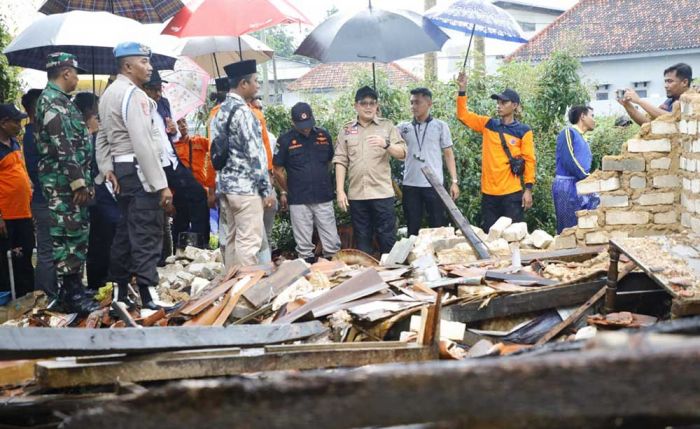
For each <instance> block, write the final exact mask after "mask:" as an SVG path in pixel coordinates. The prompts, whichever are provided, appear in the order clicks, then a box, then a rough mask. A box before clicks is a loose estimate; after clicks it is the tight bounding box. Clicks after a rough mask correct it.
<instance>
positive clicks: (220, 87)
mask: <svg viewBox="0 0 700 429" xmlns="http://www.w3.org/2000/svg"><path fill="white" fill-rule="evenodd" d="M214 82H215V84H216V92H228V91H229V90H230V89H231V81H230V80H228V78H227V77H218V78H216V80H215V81H214Z"/></svg>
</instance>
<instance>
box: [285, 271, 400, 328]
mask: <svg viewBox="0 0 700 429" xmlns="http://www.w3.org/2000/svg"><path fill="white" fill-rule="evenodd" d="M386 287H388V286H387V284H386V283H384V281H383V280H382V278H381V277H380V276H379V274H378V273H377V271H375V270H374V269H373V268H369V269H367V270H365V271H363V272H362V273H360V274H359V275H357V276H355V277H352V278H351V279H349V280H346V281H344V282H343V283H341V284H339V285H338V286H336V287H334V288H333V289H330V290H329V291H327V292H325V293H324V294H322V295H321V296H319V297H317V298H315V299H312V300H311V301H309V302H307V303H306V304H304V305H302V306H301V307H299V308H297V309H296V310H294V311H292V312H291V313H289V314H285V315H284V316H282V317H280V318H279V319H277V320H276V321H274V322H273V323H291V322H293V321H295V320H297V319H299V318H300V317H302V316H304V315H306V314H307V313H313V315H314V317H320V316H321V314H328V313H324V308H325V309H326V310H327V309H329V308H332V307H333V306H335V305H337V304H340V303H343V302H350V301H352V300H355V299H358V298H362V297H363V296H367V295H371V294H373V293H375V292H378V291H380V290H382V289H384V288H386Z"/></svg>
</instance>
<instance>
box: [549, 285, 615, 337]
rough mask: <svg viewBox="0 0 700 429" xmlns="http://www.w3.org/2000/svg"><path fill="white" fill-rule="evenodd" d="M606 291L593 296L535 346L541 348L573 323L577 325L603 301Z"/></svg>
mask: <svg viewBox="0 0 700 429" xmlns="http://www.w3.org/2000/svg"><path fill="white" fill-rule="evenodd" d="M606 289H607V287H603V288H600V290H599V291H598V292H596V293H595V295H593V296H592V297H591V299H589V300H588V301H586V302H584V303H583V305H581V306H580V307H579V308H577V309H576V311H574V312H573V313H571V314H570V315H569V317H567V318H566V319H564V320H562V321H561V322H560V323H558V324H557V325H556V326H555V327H554V328H552V329H551V330H550V331H549V332H547V333H546V334H544V336H543V337H542V338H540V339H539V340H537V342H536V343H535V345H536V346H541V345H542V344H544V343H546V342H547V341H549V340H551V339H552V338H554V337H556V336H557V335H559V334H560V333H561V332H562V331H563V330H564V329H566V328H567V327H568V326H571V324H572V323H575V322H576V321H577V320H578V319H580V318H581V316H583V313H585V312H586V311H587V310H588V309H590V308H591V307H593V306H594V305H595V304H596V303H597V302H598V301H600V300H601V299H603V297H604V296H605V291H606Z"/></svg>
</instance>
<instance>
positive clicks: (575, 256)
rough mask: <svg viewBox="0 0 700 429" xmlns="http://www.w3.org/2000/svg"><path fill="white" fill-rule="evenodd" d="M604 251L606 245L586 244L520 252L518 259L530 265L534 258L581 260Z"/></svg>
mask: <svg viewBox="0 0 700 429" xmlns="http://www.w3.org/2000/svg"><path fill="white" fill-rule="evenodd" d="M606 251H607V246H587V247H574V248H573V249H560V250H553V251H550V252H523V253H521V256H520V260H521V262H522V263H523V265H530V264H531V263H532V262H533V261H535V260H537V261H548V260H552V259H553V260H556V261H564V262H583V261H585V260H588V259H591V258H593V257H595V256H598V255H599V254H601V253H603V252H606Z"/></svg>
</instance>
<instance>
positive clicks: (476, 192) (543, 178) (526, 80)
mask: <svg viewBox="0 0 700 429" xmlns="http://www.w3.org/2000/svg"><path fill="white" fill-rule="evenodd" d="M579 67H580V64H579V62H578V60H576V59H575V58H574V57H573V56H571V55H568V54H565V53H556V54H554V55H552V57H551V58H550V59H549V60H547V61H544V62H541V63H539V64H529V63H519V62H512V63H507V64H504V65H503V66H501V67H500V68H499V70H498V73H497V74H496V75H484V74H482V73H479V72H472V73H471V76H470V79H469V85H468V89H467V93H468V95H469V109H470V110H472V111H474V112H476V113H479V114H482V115H489V116H493V115H495V107H496V105H495V103H494V101H493V100H491V99H490V95H491V94H492V93H494V92H500V91H502V90H503V89H504V88H505V87H510V88H512V89H514V90H516V91H518V93H519V94H520V97H521V101H522V111H521V112H520V113H519V117H520V120H521V121H522V122H524V123H526V124H528V125H530V126H531V127H532V129H533V134H534V139H535V150H536V156H537V171H536V180H537V184H536V185H535V190H534V195H533V199H534V206H533V208H532V209H531V210H529V211H528V212H527V213H526V220H527V222H528V226H529V229H530V230H531V231H532V230H534V229H536V228H542V229H545V230H547V231H549V232H550V233H552V232H554V231H555V226H556V220H555V216H554V205H553V202H552V196H551V183H552V179H553V177H554V170H555V142H556V136H557V134H558V132H559V131H560V130H561V129H562V128H563V127H564V126H565V125H566V122H565V117H564V115H565V113H566V111H567V109H568V108H569V107H570V106H572V105H574V104H584V103H586V102H587V101H588V99H589V91H588V88H586V86H585V85H584V84H583V83H582V82H581V80H580V78H579V76H578V68H579ZM362 85H370V86H371V85H372V76H371V72H367V71H366V70H364V71H360V72H358V74H357V75H356V79H355V82H354V84H353V86H352V88H351V89H348V90H347V91H343V92H342V93H341V94H339V95H338V96H337V97H336V98H334V99H331V98H330V97H327V96H326V97H321V96H319V95H317V94H309V95H308V96H307V97H305V99H306V100H307V101H308V102H309V104H311V106H312V107H313V109H314V116H315V117H316V121H317V123H318V125H319V126H322V127H324V128H326V129H328V130H329V131H330V132H331V135H332V136H333V137H334V138H335V137H336V136H337V133H338V130H340V128H341V126H342V125H343V124H344V123H345V122H346V121H348V120H350V119H352V118H354V117H355V112H354V110H353V104H354V93H355V90H356V89H357V88H359V87H360V86H362ZM415 86H427V87H429V88H430V89H431V90H432V91H433V110H432V114H433V116H435V117H436V118H440V119H442V120H444V121H446V122H447V123H448V125H449V126H450V130H451V132H452V139H453V141H454V143H455V145H454V151H455V158H456V161H457V175H458V177H459V181H460V182H459V186H460V190H461V196H460V198H459V199H458V200H457V206H458V207H459V209H460V210H461V211H462V213H463V214H464V215H465V216H466V217H467V218H468V219H469V221H470V222H472V223H473V224H475V225H479V224H480V222H481V219H480V204H481V139H482V137H481V135H480V134H478V133H475V132H473V131H471V130H469V129H468V128H467V127H465V126H464V125H463V124H461V123H460V122H459V121H458V120H457V118H456V116H455V112H456V108H455V93H456V91H457V87H456V85H455V84H454V83H452V82H450V83H442V82H422V83H417V84H416V85H415ZM377 90H378V92H379V96H380V109H381V114H382V116H384V117H386V118H388V119H391V120H392V121H393V122H394V123H398V122H401V121H404V120H408V119H410V116H411V113H410V109H409V102H408V100H409V93H408V90H409V88H401V87H396V86H394V85H392V84H391V83H390V82H388V80H387V78H386V75H385V74H383V73H378V74H377ZM282 112H284V109H279V108H278V107H269V108H268V109H267V112H266V115H267V120H268V126H269V127H270V129H271V130H284V129H288V128H289V127H291V123H290V122H289V113H288V112H284V114H282ZM613 121H614V119H613V118H602V119H601V118H599V119H598V122H599V126H598V128H597V129H596V130H595V131H594V132H593V133H592V135H591V138H590V140H591V142H592V143H591V144H592V150H593V153H594V159H595V160H594V165H599V162H600V158H601V157H602V156H603V155H604V154H616V153H619V150H620V146H621V144H622V142H624V141H625V140H626V139H628V138H629V137H630V136H631V135H632V134H634V133H635V132H636V131H637V129H638V128H637V127H626V128H616V127H614V126H613ZM273 132H274V131H273ZM277 135H279V134H277ZM595 163H598V164H595ZM401 170H402V165H401V163H400V162H396V163H394V164H392V171H393V173H394V177H395V178H397V179H399V180H400V177H401ZM336 209H337V207H336ZM336 215H337V216H338V218H339V219H338V220H339V222H338V223H339V224H342V223H346V222H349V217H348V216H347V214H343V213H341V212H340V211H339V210H336ZM397 217H398V218H399V223H400V224H403V210H401V209H400V208H398V209H397Z"/></svg>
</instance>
